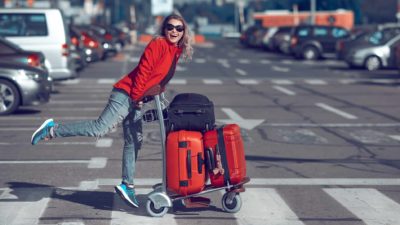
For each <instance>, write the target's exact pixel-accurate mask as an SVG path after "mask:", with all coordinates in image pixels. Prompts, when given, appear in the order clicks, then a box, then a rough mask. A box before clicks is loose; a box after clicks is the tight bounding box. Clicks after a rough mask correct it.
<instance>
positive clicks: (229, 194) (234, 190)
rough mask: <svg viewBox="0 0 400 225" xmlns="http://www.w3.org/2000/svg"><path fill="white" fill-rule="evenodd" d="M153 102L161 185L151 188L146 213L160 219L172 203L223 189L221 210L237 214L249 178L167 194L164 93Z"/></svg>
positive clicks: (158, 95) (155, 96) (155, 97)
mask: <svg viewBox="0 0 400 225" xmlns="http://www.w3.org/2000/svg"><path fill="white" fill-rule="evenodd" d="M154 100H155V101H154V102H155V107H156V112H157V116H158V121H159V125H160V134H161V148H162V149H161V157H162V166H163V176H162V183H159V184H155V185H154V186H153V191H152V192H150V193H149V194H148V199H147V202H146V210H147V213H148V214H149V215H150V216H153V217H162V216H164V215H165V214H166V213H167V212H168V209H169V208H171V207H172V206H173V202H174V201H182V203H183V204H184V201H183V200H184V199H186V198H190V197H194V196H199V195H203V194H207V193H210V192H214V191H219V190H223V189H225V190H226V192H225V194H224V195H223V197H222V200H221V202H222V208H223V209H224V210H225V211H226V212H229V213H236V212H238V211H239V210H240V208H241V206H242V200H241V198H240V195H239V193H240V192H243V191H244V188H243V184H245V183H247V182H249V181H250V178H248V177H245V178H244V179H243V180H242V181H241V182H240V183H238V184H235V185H231V184H229V183H228V184H227V185H226V186H223V187H218V188H215V187H212V186H211V185H206V187H205V189H204V190H203V191H201V192H199V193H195V194H191V195H187V196H181V195H176V194H175V195H169V194H168V192H167V172H166V131H165V125H164V116H163V102H162V101H164V100H165V95H164V93H161V94H157V95H154ZM184 205H185V204H184Z"/></svg>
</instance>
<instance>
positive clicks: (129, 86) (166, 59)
mask: <svg viewBox="0 0 400 225" xmlns="http://www.w3.org/2000/svg"><path fill="white" fill-rule="evenodd" d="M181 53H182V49H181V48H179V47H177V46H176V45H175V44H172V43H170V42H168V41H167V39H165V38H164V37H159V38H155V39H153V40H152V41H151V42H150V43H149V44H148V45H147V47H146V48H145V50H144V52H143V54H142V56H141V58H140V61H139V64H138V65H137V66H136V68H135V69H134V70H133V71H131V72H130V73H129V74H127V75H125V76H124V77H122V79H121V80H119V81H118V82H117V83H115V84H114V87H115V88H119V89H122V90H124V91H126V93H128V94H129V96H130V97H131V98H132V99H133V100H134V101H135V102H138V101H140V100H141V99H142V98H143V97H145V96H143V95H144V93H145V92H146V91H147V90H148V89H149V88H151V87H153V86H154V85H157V84H159V83H160V82H161V81H162V80H163V79H164V77H166V75H167V73H168V71H169V69H170V67H171V65H172V62H173V60H174V57H175V58H176V62H177V63H178V59H179V56H180V54H181ZM173 72H175V71H173Z"/></svg>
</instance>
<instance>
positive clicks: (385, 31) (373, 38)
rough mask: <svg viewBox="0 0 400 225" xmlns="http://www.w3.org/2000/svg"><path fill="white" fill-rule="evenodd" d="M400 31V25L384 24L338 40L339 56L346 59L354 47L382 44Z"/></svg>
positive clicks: (337, 49)
mask: <svg viewBox="0 0 400 225" xmlns="http://www.w3.org/2000/svg"><path fill="white" fill-rule="evenodd" d="M399 33H400V25H396V24H393V25H392V24H390V25H389V24H384V25H379V26H378V27H376V28H375V29H372V30H367V31H364V32H360V33H358V34H356V35H352V36H351V37H350V38H347V39H344V40H341V41H338V43H337V46H336V51H337V58H338V59H343V60H344V59H346V58H349V57H350V56H349V55H350V54H352V52H353V49H355V48H363V47H372V46H374V45H382V44H385V43H386V42H388V41H389V40H390V39H392V38H393V37H394V36H396V35H398V34H399Z"/></svg>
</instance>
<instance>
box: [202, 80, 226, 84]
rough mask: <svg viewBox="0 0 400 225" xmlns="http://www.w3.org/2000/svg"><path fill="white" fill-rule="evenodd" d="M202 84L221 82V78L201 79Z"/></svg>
mask: <svg viewBox="0 0 400 225" xmlns="http://www.w3.org/2000/svg"><path fill="white" fill-rule="evenodd" d="M203 83H204V84H222V81H221V80H218V79H203Z"/></svg>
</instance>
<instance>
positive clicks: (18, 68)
mask: <svg viewBox="0 0 400 225" xmlns="http://www.w3.org/2000/svg"><path fill="white" fill-rule="evenodd" d="M51 90H52V80H51V78H50V77H49V74H48V71H47V70H43V69H39V68H36V67H32V66H29V65H26V64H23V63H14V62H1V61H0V115H6V114H11V113H13V112H15V111H16V110H17V109H18V107H20V106H26V105H37V104H41V103H45V102H48V101H49V99H50V92H51Z"/></svg>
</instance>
